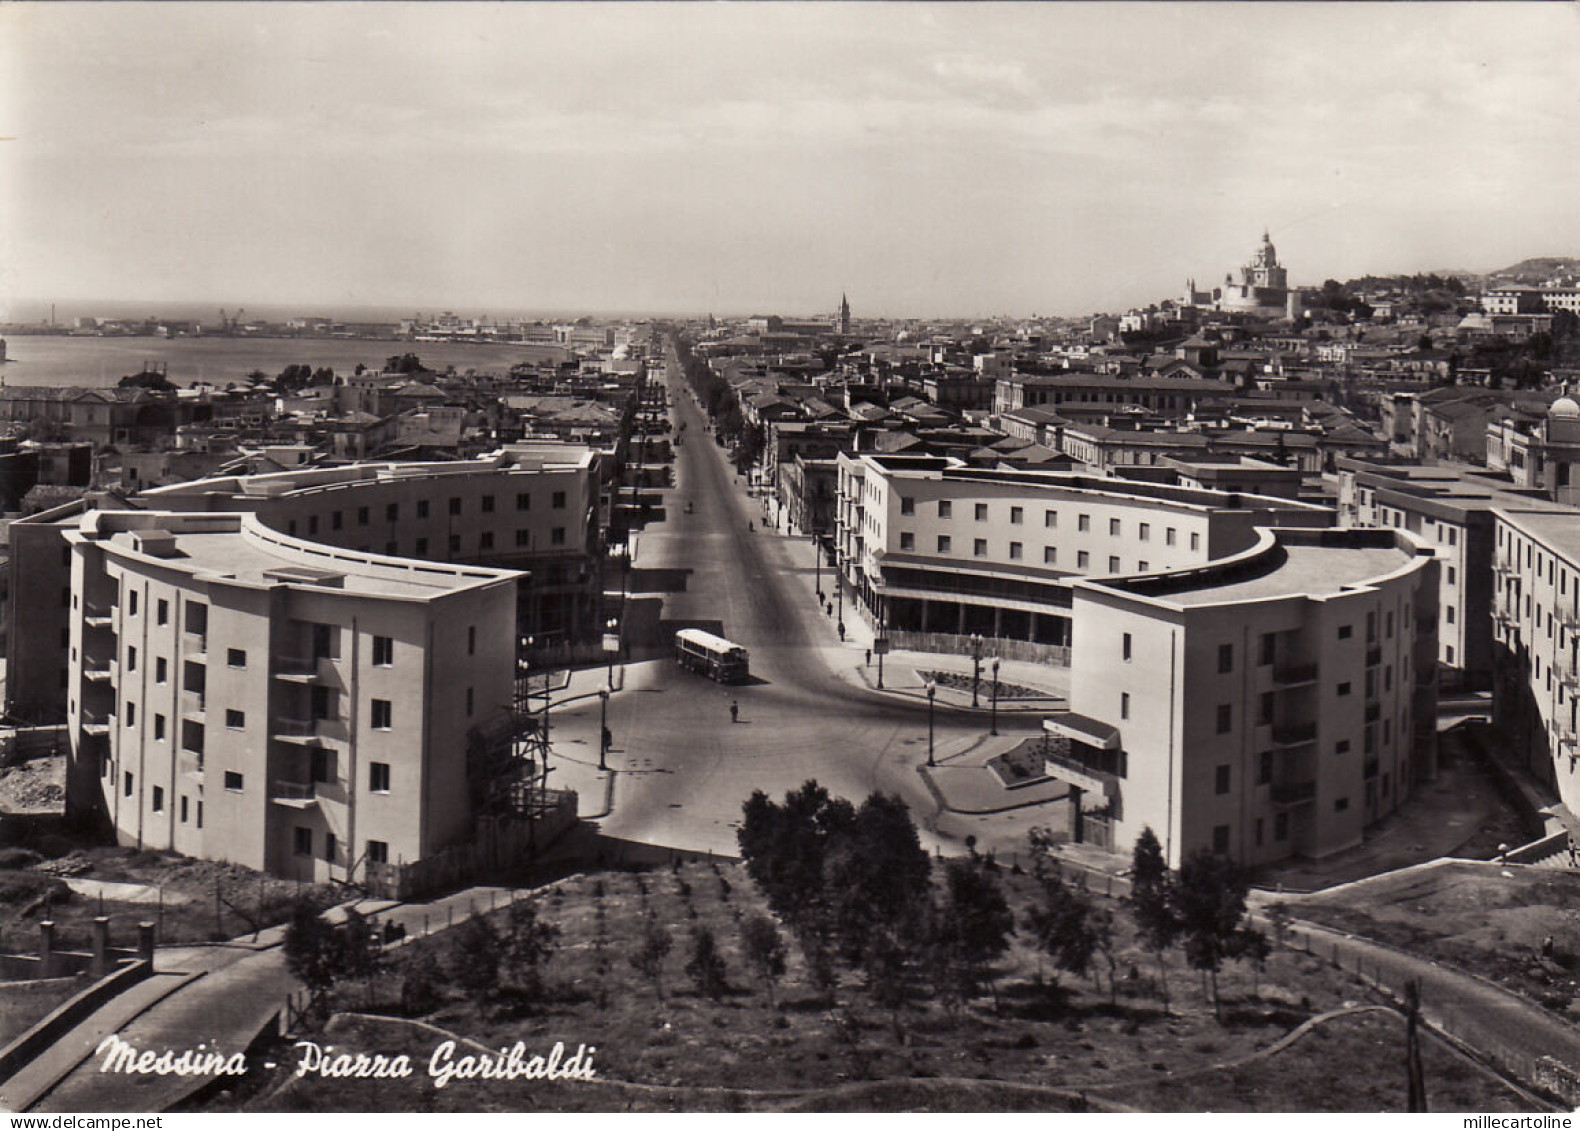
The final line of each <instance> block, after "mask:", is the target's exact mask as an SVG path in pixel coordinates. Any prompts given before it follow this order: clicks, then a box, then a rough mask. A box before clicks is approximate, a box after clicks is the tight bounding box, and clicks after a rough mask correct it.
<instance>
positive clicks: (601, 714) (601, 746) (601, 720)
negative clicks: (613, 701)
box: [598, 690, 609, 770]
mask: <svg viewBox="0 0 1580 1131" xmlns="http://www.w3.org/2000/svg"><path fill="white" fill-rule="evenodd" d="M608 753H609V692H607V691H604V690H600V691H599V692H598V768H599V769H600V770H607V769H608V768H609V764H608V762H607V761H606V760H605V759H606V756H607V755H608Z"/></svg>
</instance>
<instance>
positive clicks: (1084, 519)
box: [1075, 514, 1092, 533]
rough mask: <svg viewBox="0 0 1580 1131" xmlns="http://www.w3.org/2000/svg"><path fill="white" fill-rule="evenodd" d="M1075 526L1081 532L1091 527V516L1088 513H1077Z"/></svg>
mask: <svg viewBox="0 0 1580 1131" xmlns="http://www.w3.org/2000/svg"><path fill="white" fill-rule="evenodd" d="M1075 528H1076V529H1077V530H1079V531H1081V532H1082V533H1085V532H1086V531H1088V530H1090V529H1092V516H1091V515H1089V514H1083V515H1077V516H1076V519H1075Z"/></svg>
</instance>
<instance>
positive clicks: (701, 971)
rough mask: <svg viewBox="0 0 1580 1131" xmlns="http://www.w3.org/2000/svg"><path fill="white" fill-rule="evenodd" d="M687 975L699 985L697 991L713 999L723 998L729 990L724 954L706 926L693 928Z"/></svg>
mask: <svg viewBox="0 0 1580 1131" xmlns="http://www.w3.org/2000/svg"><path fill="white" fill-rule="evenodd" d="M686 975H687V976H688V977H689V978H690V979H691V981H692V984H693V985H695V986H696V987H697V992H698V993H699V994H701V995H703V996H704V997H706V998H708V999H710V1000H712V1001H719V1000H721V999H722V998H723V997H724V995H725V994H726V993H728V992H729V989H730V982H729V974H728V971H727V970H726V968H725V965H724V956H723V955H722V954H720V953H719V948H718V944H717V943H716V942H715V941H714V939H713V932H712V931H710V930H708V928H706V927H693V928H692V930H691V957H690V959H689V960H688V961H687V962H686Z"/></svg>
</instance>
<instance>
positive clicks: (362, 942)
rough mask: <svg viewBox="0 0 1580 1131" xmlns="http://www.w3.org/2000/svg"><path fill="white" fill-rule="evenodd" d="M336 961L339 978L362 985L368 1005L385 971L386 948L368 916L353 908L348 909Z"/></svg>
mask: <svg viewBox="0 0 1580 1131" xmlns="http://www.w3.org/2000/svg"><path fill="white" fill-rule="evenodd" d="M335 958H336V961H335V966H336V974H337V975H338V976H339V977H342V978H347V979H350V980H352V981H356V982H360V983H361V984H362V988H363V1002H364V1004H366V1001H367V998H368V995H369V993H370V992H371V990H372V986H371V982H372V980H373V978H374V976H375V975H377V974H378V972H379V971H380V970H382V969H383V967H384V948H383V947H382V946H380V945H379V938H378V932H377V931H376V930H375V929H374V927H373V924H372V923H371V922H370V921H369V920H368V918H367V916H365V915H363V914H361V913H360V912H358V911H357V910H356V909H355V908H353V907H348V908H346V921H345V923H344V924H342V926H341V928H340V945H339V946H338V947H337V948H336V955H335Z"/></svg>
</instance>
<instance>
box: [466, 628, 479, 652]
mask: <svg viewBox="0 0 1580 1131" xmlns="http://www.w3.org/2000/svg"><path fill="white" fill-rule="evenodd" d="M466 654H467V655H468V656H475V655H477V626H476V625H475V624H469V625H467V626H466Z"/></svg>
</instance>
